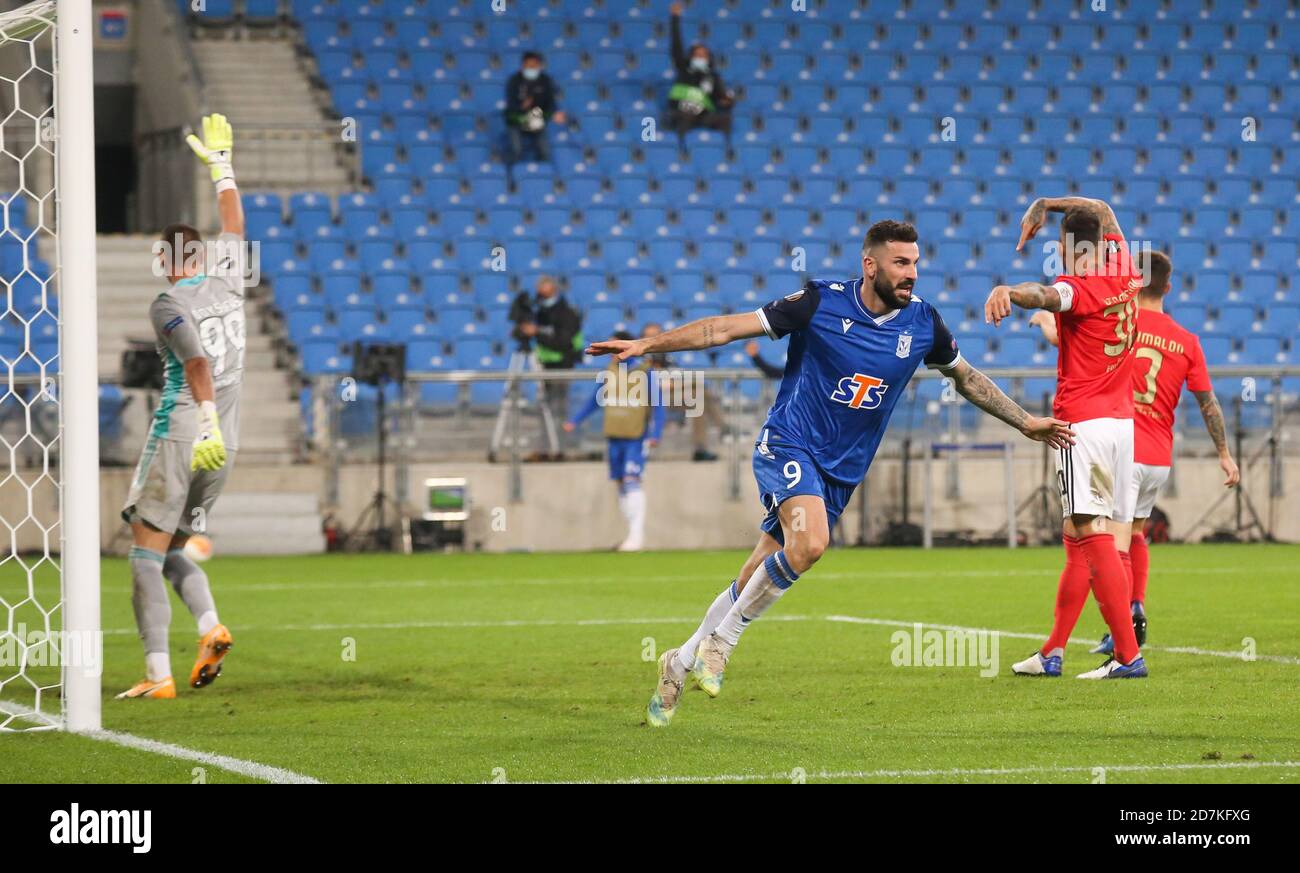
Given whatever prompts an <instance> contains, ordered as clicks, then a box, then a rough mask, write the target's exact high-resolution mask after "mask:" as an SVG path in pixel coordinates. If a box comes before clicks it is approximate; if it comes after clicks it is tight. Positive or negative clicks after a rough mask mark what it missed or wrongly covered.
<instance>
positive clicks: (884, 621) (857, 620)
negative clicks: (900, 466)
mask: <svg viewBox="0 0 1300 873" xmlns="http://www.w3.org/2000/svg"><path fill="white" fill-rule="evenodd" d="M826 620H827V621H837V622H843V623H845V624H870V625H879V626H881V627H908V628H910V627H916V626H917V625H920V626H921V627H922V628H925V629H929V630H946V631H957V632H959V633H978V634H997V635H998V636H1000V637H1009V638H1011V639H1016V640H1043V639H1045V637H1044V636H1043V635H1042V634H1027V633H1020V632H1018V631H1004V630H997V629H996V628H988V627H962V626H961V625H955V624H936V623H934V622H928V621H897V620H895V619H888V618H864V617H860V616H854V615H828V616H826ZM1100 642H1101V641H1100V640H1080V639H1072V640H1070V643H1069V644H1070V645H1072V646H1088V647H1090V648H1091V647H1093V646H1096V645H1097V644H1098V643H1100ZM1142 648H1143V650H1150V651H1152V652H1169V653H1171V654H1175V655H1203V656H1207V657H1211V658H1230V659H1232V660H1234V661H1245V662H1246V663H1250V662H1251V661H1272V662H1273V663H1275V664H1300V658H1297V657H1294V656H1292V655H1260V654H1255V655H1254V656H1252V657H1250V658H1244V657H1242V653H1241V652H1219V651H1215V650H1214V649H1200V648H1197V647H1195V646H1143V647H1142Z"/></svg>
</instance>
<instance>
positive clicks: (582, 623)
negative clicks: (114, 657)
mask: <svg viewBox="0 0 1300 873" xmlns="http://www.w3.org/2000/svg"><path fill="white" fill-rule="evenodd" d="M766 620H767V621H769V622H772V621H819V620H824V621H834V622H842V623H845V624H866V625H877V626H880V627H904V628H910V627H914V626H915V625H918V624H919V625H921V626H922V627H925V628H932V629H935V630H950V631H959V632H962V633H985V634H993V633H995V634H997V635H998V636H1002V637H1009V638H1011V639H1020V640H1041V639H1043V635H1042V634H1040V633H1021V632H1018V631H1004V630H997V629H995V628H983V627H963V626H961V625H955V624H936V623H934V622H928V621H900V620H898V619H889V618H867V617H863V616H854V615H823V616H816V615H774V616H769V617H768V618H767V619H766ZM698 621H699V618H698V616H696V617H676V618H586V619H518V620H509V619H507V620H501V621H385V622H351V623H342V624H335V623H330V624H280V625H242V626H241V629H242V630H245V631H251V632H258V631H273V632H281V631H284V632H289V631H300V632H301V631H358V630H457V629H474V628H530V627H605V626H618V625H647V624H695V623H697V622H698ZM137 633H139V632H138V631H137V630H136V629H135V628H125V627H118V628H106V629H105V630H104V634H105V635H106V636H134V635H136V634H137ZM1098 642H1100V641H1099V640H1084V639H1077V638H1076V639H1072V640H1070V644H1071V645H1075V646H1088V647H1089V648H1091V647H1093V646H1095V645H1097V643H1098ZM1143 648H1144V649H1148V650H1150V651H1153V652H1169V653H1171V654H1176V655H1203V656H1208V657H1213V658H1228V659H1229V660H1234V661H1245V660H1246V659H1245V658H1243V657H1242V656H1241V652H1220V651H1215V650H1213V649H1201V648H1197V647H1195V646H1143ZM1254 660H1256V661H1271V662H1273V663H1275V664H1300V658H1297V657H1295V656H1292V655H1261V654H1256V655H1255V656H1254Z"/></svg>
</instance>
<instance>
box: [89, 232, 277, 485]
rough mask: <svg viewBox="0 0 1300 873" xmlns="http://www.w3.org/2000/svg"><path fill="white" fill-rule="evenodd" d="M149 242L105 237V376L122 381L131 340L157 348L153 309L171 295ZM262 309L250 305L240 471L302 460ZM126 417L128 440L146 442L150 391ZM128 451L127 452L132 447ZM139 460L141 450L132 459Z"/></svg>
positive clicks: (101, 353) (102, 293)
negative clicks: (156, 301) (165, 295)
mask: <svg viewBox="0 0 1300 873" xmlns="http://www.w3.org/2000/svg"><path fill="white" fill-rule="evenodd" d="M152 245H153V238H152V237H147V236H101V237H99V240H98V257H99V373H100V376H101V377H104V378H107V379H110V380H116V379H117V378H118V374H119V371H120V369H121V362H122V352H123V351H124V350H125V349H126V348H127V346H128V344H129V341H130V340H132V339H139V340H144V341H146V342H148V343H149V344H150V345H151V346H152V345H153V343H154V334H153V328H152V327H151V326H150V324H149V304H150V303H152V302H153V299H154V297H156V296H157V295H158V294H159V293H160V292H161V291H163V290H164V289H165V288H166V281H165V280H163V279H159V278H158V277H156V276H154V275H153V274H152V272H151V271H150V264H151V256H150V248H151V246H152ZM260 307H261V303H260V302H259V301H257V300H250V301H249V303H248V305H247V313H246V315H247V346H246V348H245V353H244V393H243V397H242V401H241V413H242V414H241V417H240V418H241V420H240V428H239V460H240V464H241V465H243V464H256V463H288V462H290V461H292V460H293V459H294V458H295V457H296V454H297V446H298V443H299V440H300V435H301V422H300V414H299V410H298V404H297V401H296V400H295V396H296V389H295V385H294V381H293V379H292V377H291V376H290V374H289V373H288V372H287V371H284V370H279V369H276V365H275V360H276V358H275V347H274V339H273V337H271V336H269V335H267V334H265V333H262V332H261V330H260V325H261V323H262V318H261V316H260ZM139 394H140V396H139V397H138V398H137V399H136V402H134V403H133V404H132V406H131V407H130V408H129V409H128V411H127V416H126V422H125V424H126V428H125V434H124V437H123V439H124V441H127V442H128V443H129V446H134V445H136V444H138V443H142V441H143V439H144V434H145V432H146V430H147V427H148V420H147V418H146V414H145V409H146V406H147V404H146V398H145V396H144V395H145V392H143V391H141V392H139ZM129 446H128V448H129ZM128 454H130V455H131V456H132V457H134V450H131V451H129V452H128Z"/></svg>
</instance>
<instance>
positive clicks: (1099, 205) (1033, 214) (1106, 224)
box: [1016, 197, 1121, 252]
mask: <svg viewBox="0 0 1300 873" xmlns="http://www.w3.org/2000/svg"><path fill="white" fill-rule="evenodd" d="M1071 209H1081V210H1083V211H1084V212H1090V213H1092V214H1093V215H1095V216H1097V220H1098V221H1099V222H1100V223H1101V232H1102V234H1103V235H1114V234H1119V233H1121V231H1120V228H1119V220H1118V219H1117V218H1115V212H1114V210H1112V209H1111V208H1110V204H1109V203H1107V202H1106V201H1105V200H1094V199H1092V198H1091V197H1039V198H1038V199H1037V200H1035V201H1034V202H1033V203H1030V204H1029V208H1028V209H1026V210H1025V214H1024V215H1023V216H1022V217H1021V219H1020V241H1019V242H1018V243H1016V251H1018V252H1021V251H1024V249H1025V243H1027V242H1029V241H1030V240H1031V239H1033V238H1034V235H1035V234H1037V233H1038V231H1039V230H1041V229H1042V227H1043V223H1044V222H1045V221H1046V220H1047V213H1049V212H1068V211H1070V210H1071Z"/></svg>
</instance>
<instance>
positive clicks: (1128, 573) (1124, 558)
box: [1116, 546, 1135, 603]
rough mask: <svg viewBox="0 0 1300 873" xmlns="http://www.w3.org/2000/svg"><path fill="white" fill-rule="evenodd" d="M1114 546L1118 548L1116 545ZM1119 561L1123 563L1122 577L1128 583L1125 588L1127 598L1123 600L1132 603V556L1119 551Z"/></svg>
mask: <svg viewBox="0 0 1300 873" xmlns="http://www.w3.org/2000/svg"><path fill="white" fill-rule="evenodd" d="M1116 548H1117V549H1118V546H1117V547H1116ZM1129 548H1130V549H1131V548H1132V546H1129ZM1119 562H1120V563H1121V564H1123V565H1124V579H1125V581H1126V584H1127V585H1128V588H1127V589H1126V590H1127V591H1128V599H1127V600H1125V601H1124V602H1125V603H1132V602H1133V601H1134V599H1135V598H1134V597H1133V558H1132V557H1131V556H1130V555H1129V553H1128V552H1120V553H1119Z"/></svg>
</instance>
